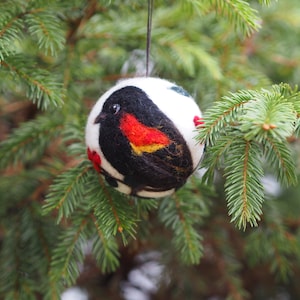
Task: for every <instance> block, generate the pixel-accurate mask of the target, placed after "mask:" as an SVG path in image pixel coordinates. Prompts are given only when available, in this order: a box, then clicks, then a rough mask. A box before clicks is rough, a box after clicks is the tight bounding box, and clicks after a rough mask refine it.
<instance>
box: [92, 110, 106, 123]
mask: <svg viewBox="0 0 300 300" xmlns="http://www.w3.org/2000/svg"><path fill="white" fill-rule="evenodd" d="M105 118H106V113H104V112H101V113H100V114H99V115H98V116H97V118H96V119H95V121H94V124H98V123H101V121H103V120H104V119H105Z"/></svg>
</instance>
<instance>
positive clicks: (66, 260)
mask: <svg viewBox="0 0 300 300" xmlns="http://www.w3.org/2000/svg"><path fill="white" fill-rule="evenodd" d="M89 223H90V222H89V213H88V212H85V213H83V212H82V213H81V214H79V215H77V216H76V218H74V220H73V222H72V226H70V227H68V228H66V229H64V230H63V231H62V232H61V235H60V237H59V242H58V243H57V245H56V247H55V249H54V252H53V255H52V261H51V268H50V275H49V276H50V281H51V282H52V283H53V284H54V285H55V286H57V288H59V287H60V286H61V282H60V281H61V280H63V281H64V282H65V283H66V284H67V286H71V285H72V284H74V283H75V281H76V279H77V278H78V276H79V274H80V269H79V264H82V263H83V261H84V257H85V256H84V249H83V248H84V245H85V244H86V241H87V240H88V237H89V236H90V226H89ZM60 288H61V287H60Z"/></svg>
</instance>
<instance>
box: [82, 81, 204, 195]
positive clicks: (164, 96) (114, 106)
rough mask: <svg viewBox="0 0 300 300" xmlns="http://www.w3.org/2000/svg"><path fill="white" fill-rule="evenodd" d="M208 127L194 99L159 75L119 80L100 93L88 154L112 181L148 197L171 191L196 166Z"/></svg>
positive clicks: (90, 121) (88, 131) (123, 189)
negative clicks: (199, 137) (200, 138)
mask: <svg viewBox="0 0 300 300" xmlns="http://www.w3.org/2000/svg"><path fill="white" fill-rule="evenodd" d="M203 126H204V123H203V119H202V117H201V111H200V109H199V107H198V106H197V104H196V102H195V101H194V99H193V98H192V97H191V96H190V95H189V94H188V93H187V92H186V91H185V90H184V89H183V88H181V87H179V86H177V85H175V84H173V83H171V82H169V81H167V80H163V79H160V78H150V77H147V78H131V79H126V80H123V81H120V82H119V83H117V84H116V85H115V86H114V87H112V88H111V89H110V90H108V91H107V92H106V93H104V94H103V95H102V97H100V99H99V100H98V101H97V102H96V104H95V105H94V107H93V109H92V111H91V113H90V115H89V118H88V121H87V126H86V144H87V152H88V153H87V154H88V158H89V159H90V160H91V161H92V163H93V166H94V168H95V169H96V171H97V172H99V173H101V174H102V175H103V176H104V177H105V179H106V181H107V183H108V184H110V185H111V186H112V187H114V188H116V189H118V190H119V191H120V192H123V193H126V194H131V195H134V196H138V197H144V198H153V197H155V198H157V197H163V196H167V195H170V194H171V193H173V192H174V191H176V190H177V189H179V188H180V187H181V186H182V185H183V184H184V183H185V182H186V180H187V178H188V177H189V176H190V175H191V174H192V173H193V171H194V170H195V169H196V167H197V165H198V163H199V161H200V159H201V157H202V155H203V150H204V145H200V144H197V141H196V140H195V139H194V138H195V134H196V133H195V129H196V128H197V129H200V128H201V127H203Z"/></svg>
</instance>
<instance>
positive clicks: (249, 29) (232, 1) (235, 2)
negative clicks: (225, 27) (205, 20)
mask: <svg viewBox="0 0 300 300" xmlns="http://www.w3.org/2000/svg"><path fill="white" fill-rule="evenodd" d="M209 2H210V3H211V5H212V7H214V8H215V10H216V11H217V13H218V14H221V15H224V16H226V17H227V18H228V21H229V22H231V23H232V24H233V25H234V27H235V28H236V29H238V30H241V32H242V33H243V35H245V36H249V35H251V34H252V33H253V32H254V31H257V30H258V29H259V28H260V19H259V17H258V12H257V11H256V10H255V9H253V8H252V7H251V6H250V4H249V3H248V2H246V1H243V0H209Z"/></svg>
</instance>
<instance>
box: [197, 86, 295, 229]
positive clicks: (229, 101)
mask: <svg viewBox="0 0 300 300" xmlns="http://www.w3.org/2000/svg"><path fill="white" fill-rule="evenodd" d="M299 102H300V97H299V93H298V91H297V89H292V88H291V87H290V86H289V85H287V84H280V85H274V86H273V87H272V88H271V89H270V90H266V89H261V90H257V91H251V90H248V91H239V92H237V93H232V94H230V95H229V96H225V97H223V98H222V100H221V101H218V102H216V104H215V105H214V106H213V107H212V108H210V109H208V111H207V112H206V113H205V116H204V120H205V126H204V127H201V128H199V135H198V139H199V141H200V142H204V143H206V145H207V146H208V147H207V154H206V157H205V159H204V161H203V167H205V168H206V173H205V175H204V177H203V180H204V181H208V182H209V181H211V180H212V179H213V175H214V170H215V169H216V168H218V167H219V168H224V170H225V174H224V175H225V178H226V183H225V192H226V199H227V203H228V208H229V214H230V215H231V216H232V221H235V222H236V223H237V225H238V226H239V227H243V228H245V226H246V224H247V222H249V223H250V224H251V225H252V226H253V225H257V221H258V220H259V219H260V215H261V213H262V212H261V206H262V202H263V200H264V193H263V191H264V190H263V187H262V185H261V179H262V176H263V174H264V170H263V160H262V158H264V159H265V161H266V162H265V164H267V165H269V166H270V167H271V169H272V170H273V172H274V173H275V176H276V177H277V179H278V180H279V182H280V183H282V184H284V185H286V186H288V185H291V184H296V182H297V176H296V164H295V162H294V158H293V155H292V152H291V150H290V149H289V146H288V143H287V139H288V138H290V137H291V136H293V135H294V134H295V133H296V134H297V130H298V129H297V126H298V125H297V124H299V121H298V120H299V116H298V112H297V110H298V108H299ZM253 149H255V150H253ZM258 153H259V154H258Z"/></svg>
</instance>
